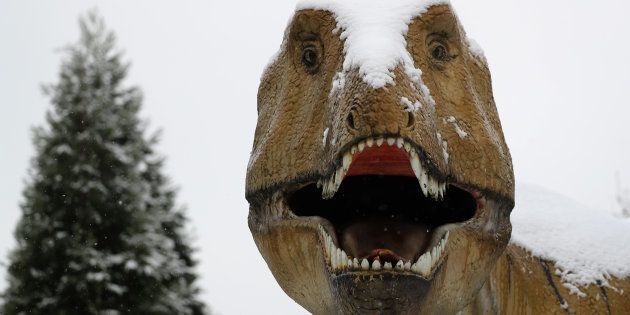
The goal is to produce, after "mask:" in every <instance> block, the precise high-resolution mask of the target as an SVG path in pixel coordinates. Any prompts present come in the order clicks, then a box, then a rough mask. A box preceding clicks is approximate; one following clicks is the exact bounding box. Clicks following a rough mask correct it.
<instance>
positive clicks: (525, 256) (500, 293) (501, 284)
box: [461, 245, 630, 314]
mask: <svg viewBox="0 0 630 315" xmlns="http://www.w3.org/2000/svg"><path fill="white" fill-rule="evenodd" d="M555 269H556V268H555V267H554V264H553V262H549V261H546V260H543V259H540V258H538V257H535V256H532V255H530V254H529V253H527V252H526V251H525V250H524V249H522V248H520V247H517V246H515V245H509V246H508V248H507V249H506V251H505V253H504V254H503V255H502V256H501V257H500V258H499V260H498V261H497V264H496V266H495V268H494V270H493V271H492V273H491V274H490V276H489V277H488V280H487V281H486V283H485V284H484V286H483V287H482V288H481V290H480V291H479V294H478V295H477V297H476V299H475V300H474V301H473V302H472V303H471V304H470V305H468V307H467V308H466V309H464V310H463V311H462V312H461V314H617V313H623V311H624V310H626V311H627V310H628V309H630V299H628V296H627V295H628V294H630V279H622V280H619V279H615V278H611V279H610V280H609V283H610V284H611V286H613V287H615V289H611V288H608V287H604V286H598V285H591V286H588V287H587V288H580V290H582V292H584V293H585V294H586V296H584V297H578V296H577V295H576V294H571V293H570V292H569V289H568V288H566V287H565V286H563V285H562V282H561V280H560V278H559V277H558V276H556V274H555ZM624 291H625V296H624V293H623V292H624ZM563 306H564V307H563Z"/></svg>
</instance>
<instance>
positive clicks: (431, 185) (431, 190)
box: [429, 177, 438, 200]
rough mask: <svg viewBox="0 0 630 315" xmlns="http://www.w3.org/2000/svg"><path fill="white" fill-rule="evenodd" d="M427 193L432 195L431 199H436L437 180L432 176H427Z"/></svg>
mask: <svg viewBox="0 0 630 315" xmlns="http://www.w3.org/2000/svg"><path fill="white" fill-rule="evenodd" d="M429 194H430V195H431V196H432V197H433V199H436V200H437V199H438V195H437V181H436V180H435V179H434V178H433V177H430V178H429Z"/></svg>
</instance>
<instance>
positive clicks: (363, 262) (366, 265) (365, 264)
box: [361, 258, 370, 270]
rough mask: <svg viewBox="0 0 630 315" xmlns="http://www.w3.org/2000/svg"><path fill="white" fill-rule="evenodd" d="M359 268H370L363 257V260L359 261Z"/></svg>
mask: <svg viewBox="0 0 630 315" xmlns="http://www.w3.org/2000/svg"><path fill="white" fill-rule="evenodd" d="M361 269H363V270H368V269H370V263H369V262H368V260H367V259H365V258H363V260H362V261H361Z"/></svg>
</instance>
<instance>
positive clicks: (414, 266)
mask: <svg viewBox="0 0 630 315" xmlns="http://www.w3.org/2000/svg"><path fill="white" fill-rule="evenodd" d="M411 271H413V272H415V273H420V270H418V264H417V263H416V264H413V265H411Z"/></svg>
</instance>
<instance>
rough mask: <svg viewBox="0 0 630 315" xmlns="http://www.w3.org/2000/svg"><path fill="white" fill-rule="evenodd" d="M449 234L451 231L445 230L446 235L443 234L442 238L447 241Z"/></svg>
mask: <svg viewBox="0 0 630 315" xmlns="http://www.w3.org/2000/svg"><path fill="white" fill-rule="evenodd" d="M449 234H451V231H446V236H444V239H445V240H446V242H448V236H449Z"/></svg>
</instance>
